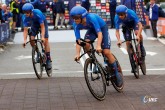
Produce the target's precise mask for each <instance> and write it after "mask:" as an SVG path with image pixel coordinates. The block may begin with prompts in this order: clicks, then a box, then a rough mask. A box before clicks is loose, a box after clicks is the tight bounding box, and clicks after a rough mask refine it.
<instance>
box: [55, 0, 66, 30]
mask: <svg viewBox="0 0 165 110" xmlns="http://www.w3.org/2000/svg"><path fill="white" fill-rule="evenodd" d="M55 2H56V6H55V7H56V9H55V10H56V22H55V29H58V21H59V19H60V18H61V26H60V27H61V28H62V26H63V23H64V19H65V17H64V13H65V6H64V2H63V1H60V0H55Z"/></svg>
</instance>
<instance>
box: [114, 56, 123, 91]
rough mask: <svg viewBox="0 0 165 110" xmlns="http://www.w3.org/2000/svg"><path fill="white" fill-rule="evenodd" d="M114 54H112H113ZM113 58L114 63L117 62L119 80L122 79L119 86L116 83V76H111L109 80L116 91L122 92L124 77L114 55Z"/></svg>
mask: <svg viewBox="0 0 165 110" xmlns="http://www.w3.org/2000/svg"><path fill="white" fill-rule="evenodd" d="M113 56H114V55H113ZM114 58H115V60H116V63H117V69H118V73H119V75H120V78H121V80H122V81H123V82H122V84H121V86H118V85H117V79H116V77H112V80H111V83H112V85H113V87H114V88H115V89H116V90H117V91H118V92H122V91H123V88H124V78H123V72H122V69H121V66H120V64H119V62H118V60H117V58H116V57H115V56H114Z"/></svg>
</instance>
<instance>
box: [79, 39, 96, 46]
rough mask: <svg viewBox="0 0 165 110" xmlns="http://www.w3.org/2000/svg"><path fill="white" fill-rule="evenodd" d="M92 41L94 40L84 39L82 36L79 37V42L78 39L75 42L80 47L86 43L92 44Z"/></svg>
mask: <svg viewBox="0 0 165 110" xmlns="http://www.w3.org/2000/svg"><path fill="white" fill-rule="evenodd" d="M94 42H95V41H94V40H93V41H86V40H84V39H82V38H80V43H79V42H78V40H76V43H77V44H78V45H80V46H81V47H84V46H85V45H86V43H89V44H93V43H94Z"/></svg>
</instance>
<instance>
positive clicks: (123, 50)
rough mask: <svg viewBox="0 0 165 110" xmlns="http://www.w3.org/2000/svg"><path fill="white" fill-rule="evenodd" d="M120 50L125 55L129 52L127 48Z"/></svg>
mask: <svg viewBox="0 0 165 110" xmlns="http://www.w3.org/2000/svg"><path fill="white" fill-rule="evenodd" d="M120 50H121V51H122V52H123V53H124V54H128V52H127V50H126V49H125V48H122V47H121V48H120Z"/></svg>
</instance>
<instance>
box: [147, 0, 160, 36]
mask: <svg viewBox="0 0 165 110" xmlns="http://www.w3.org/2000/svg"><path fill="white" fill-rule="evenodd" d="M147 11H148V12H149V20H150V22H151V27H152V31H153V34H154V37H156V38H157V29H156V25H157V21H158V17H159V7H158V6H157V5H156V3H155V0H150V5H149V6H148V8H147Z"/></svg>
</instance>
